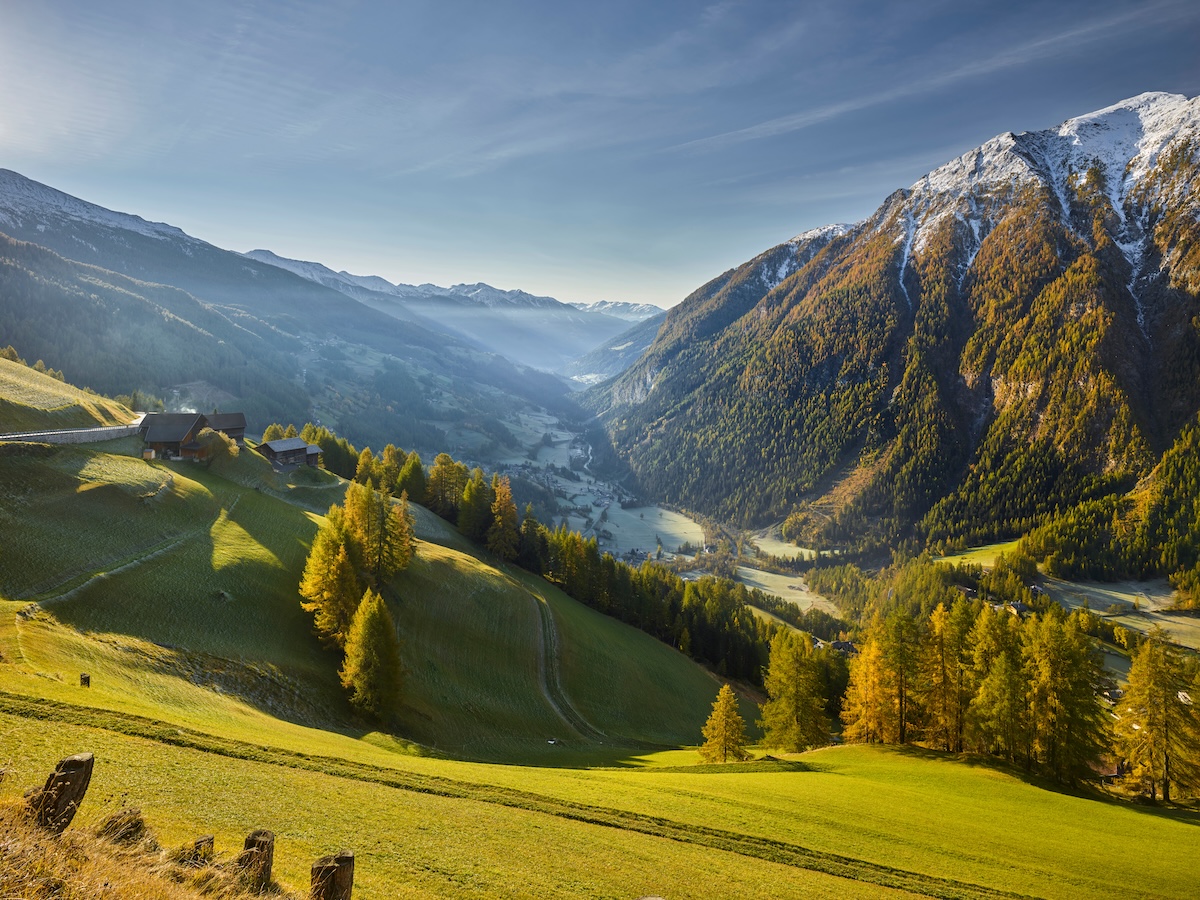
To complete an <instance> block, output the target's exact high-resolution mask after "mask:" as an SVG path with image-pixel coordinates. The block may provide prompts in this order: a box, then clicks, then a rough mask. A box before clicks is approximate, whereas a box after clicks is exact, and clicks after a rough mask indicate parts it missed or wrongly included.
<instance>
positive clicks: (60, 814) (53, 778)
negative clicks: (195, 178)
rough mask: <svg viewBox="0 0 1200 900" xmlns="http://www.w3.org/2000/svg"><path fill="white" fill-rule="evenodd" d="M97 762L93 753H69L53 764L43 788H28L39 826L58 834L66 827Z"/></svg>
mask: <svg viewBox="0 0 1200 900" xmlns="http://www.w3.org/2000/svg"><path fill="white" fill-rule="evenodd" d="M94 763H95V757H93V756H92V754H90V753H78V754H76V755H75V756H68V757H67V758H66V759H64V760H62V762H60V763H59V764H58V765H57V766H55V767H54V771H53V772H51V773H50V777H49V778H47V779H46V786H45V787H44V788H41V789H35V790H32V791H29V792H28V793H27V794H26V795H25V798H26V800H27V801H28V802H29V808H30V809H31V810H32V811H33V814H34V816H35V817H36V818H37V823H38V825H40V826H41V827H42V828H48V829H50V830H51V831H53V832H54V833H55V834H62V833H63V832H64V831H66V830H67V826H68V825H70V824H71V820H72V819H74V818H75V813H76V812H78V811H79V804H81V803H82V802H83V796H84V794H86V793H87V789H88V784H90V783H91V780H92V765H93V764H94Z"/></svg>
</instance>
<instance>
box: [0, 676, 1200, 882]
mask: <svg viewBox="0 0 1200 900" xmlns="http://www.w3.org/2000/svg"><path fill="white" fill-rule="evenodd" d="M82 748H87V749H89V750H92V751H93V752H95V753H96V755H97V769H96V775H95V776H94V779H93V787H92V792H93V793H92V794H91V795H89V798H88V801H87V802H86V803H85V807H84V809H83V811H82V812H81V815H80V827H87V825H88V824H89V823H93V822H95V821H97V820H98V819H99V818H101V817H102V816H103V815H105V814H106V813H108V812H110V811H112V810H113V809H114V808H116V807H117V806H118V805H120V804H121V803H136V804H137V805H139V806H140V807H141V808H142V809H143V810H144V811H145V813H146V815H147V817H148V819H149V820H150V822H151V824H152V825H153V826H154V827H155V828H156V830H157V832H158V836H159V839H160V841H161V842H162V843H163V844H164V845H166V846H172V845H178V844H180V843H182V842H184V841H186V840H189V839H191V838H193V837H195V836H196V835H197V834H201V833H215V834H216V836H217V846H218V848H219V849H223V850H224V851H225V852H226V853H228V852H230V851H231V850H232V849H234V848H235V847H237V846H240V841H241V838H242V837H243V836H244V835H245V833H247V832H248V831H249V830H250V829H251V828H254V827H268V828H271V829H272V830H274V831H275V832H276V834H277V840H278V845H277V849H276V867H277V874H278V877H279V878H280V879H281V880H283V881H284V882H285V883H286V884H290V885H292V886H298V885H302V884H303V883H304V881H305V879H306V877H307V866H308V864H309V863H310V862H311V860H312V859H314V858H315V857H316V856H318V855H320V854H321V853H324V852H328V851H329V850H330V849H332V848H335V847H340V846H346V847H349V848H352V849H354V850H355V852H356V855H357V862H356V891H355V896H362V897H368V898H372V897H379V898H382V897H395V896H402V897H410V896H411V897H432V896H468V897H497V896H503V897H529V896H541V897H578V896H588V897H625V896H640V895H643V894H659V895H662V896H671V897H712V896H747V897H813V896H829V897H833V896H839V897H840V896H848V897H854V896H871V897H877V896H893V895H894V894H893V893H892V891H897V892H903V893H900V895H902V896H908V895H922V896H938V897H963V898H969V897H997V896H1008V897H1012V896H1041V897H1050V896H1053V897H1081V898H1082V897H1088V898H1091V897H1130V896H1155V897H1188V896H1191V895H1192V893H1193V887H1194V884H1193V873H1192V868H1191V860H1192V859H1194V858H1195V853H1196V852H1197V851H1198V850H1200V834H1198V833H1197V830H1196V828H1195V823H1196V817H1195V815H1194V814H1193V813H1188V812H1178V811H1164V810H1158V809H1155V808H1150V807H1133V806H1129V805H1127V804H1118V803H1109V802H1105V801H1101V800H1097V799H1089V798H1085V797H1076V796H1071V795H1068V794H1062V793H1056V792H1053V791H1049V790H1046V789H1044V788H1043V787H1042V786H1040V785H1038V784H1036V783H1028V782H1026V781H1024V780H1023V779H1021V778H1020V777H1018V776H1017V775H1015V774H1013V773H1012V772H1009V771H1006V770H1003V769H996V768H992V767H989V766H967V765H962V764H960V763H956V762H954V761H953V760H950V759H948V758H945V757H940V756H937V755H934V754H927V753H923V752H920V751H907V752H905V751H896V750H890V749H883V748H878V747H862V746H860V747H843V748H833V749H829V750H824V751H818V752H815V753H810V754H805V755H804V756H802V757H799V758H797V759H794V760H791V761H775V762H758V763H751V764H745V765H736V766H725V767H722V766H702V765H694V764H693V763H694V760H695V759H696V757H695V754H694V753H691V752H669V753H663V754H657V755H654V756H651V757H647V758H643V759H642V760H641V762H643V763H648V764H650V765H649V767H647V768H640V769H593V770H571V769H557V768H541V769H533V768H528V767H517V766H494V765H493V766H489V765H478V764H471V763H463V762H457V761H449V760H437V759H422V758H416V757H401V756H396V755H390V756H389V757H388V758H389V762H392V763H393V765H391V766H380V765H378V764H374V763H371V762H360V761H347V760H344V759H336V758H326V757H321V756H316V755H312V754H303V755H302V754H295V753H292V754H289V753H286V752H283V751H273V750H267V749H264V748H262V747H261V746H257V745H254V744H248V743H243V744H239V743H236V742H232V741H229V740H224V739H212V738H205V737H204V736H203V735H198V734H195V733H191V732H187V731H183V730H180V729H178V728H174V727H163V726H161V725H156V724H155V723H153V722H148V721H144V720H143V721H138V720H134V719H129V718H128V717H120V716H112V715H109V716H103V715H101V714H98V713H96V712H94V711H91V710H87V709H84V708H78V707H75V708H72V707H68V706H60V705H57V704H46V703H42V704H34V703H24V704H22V703H21V702H20V701H19V700H15V699H13V698H11V696H9V695H0V753H2V754H4V755H5V757H6V758H12V759H14V760H16V761H17V762H16V763H15V764H14V766H13V767H12V768H11V770H10V772H11V775H12V777H11V778H10V779H6V782H5V785H4V788H3V791H4V792H5V793H11V792H15V791H16V790H17V786H20V785H23V784H26V783H31V782H33V781H36V780H37V779H38V778H39V777H40V776H41V775H42V774H43V773H44V771H45V770H46V769H47V767H49V766H50V765H51V764H52V763H53V762H54V761H55V760H56V759H58V758H59V757H61V756H62V755H64V754H66V753H69V752H75V751H78V750H80V749H82ZM381 755H384V754H382V753H381ZM10 785H12V786H11V787H10Z"/></svg>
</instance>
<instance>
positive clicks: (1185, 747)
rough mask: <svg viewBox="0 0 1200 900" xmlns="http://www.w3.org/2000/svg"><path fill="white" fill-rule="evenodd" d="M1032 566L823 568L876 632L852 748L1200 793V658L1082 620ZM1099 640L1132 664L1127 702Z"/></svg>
mask: <svg viewBox="0 0 1200 900" xmlns="http://www.w3.org/2000/svg"><path fill="white" fill-rule="evenodd" d="M1036 571H1037V570H1036V566H1035V564H1034V562H1033V561H1032V560H1031V559H1029V558H1028V557H1024V556H1022V555H1020V554H1015V555H1013V556H1011V557H1008V558H1005V557H1003V556H1002V557H1000V558H999V559H998V560H997V562H996V564H995V566H994V567H993V568H992V569H991V570H990V571H988V572H984V571H982V570H981V569H980V568H979V567H975V566H950V565H947V564H944V563H941V564H937V563H933V562H932V561H931V560H930V559H929V558H928V557H920V558H917V559H911V560H902V561H897V562H896V563H895V564H893V566H891V567H889V568H888V569H885V570H884V571H883V572H881V573H880V574H879V575H878V576H876V577H874V578H871V577H869V576H867V575H866V574H865V573H863V572H861V571H860V570H859V569H857V567H855V566H853V565H840V566H827V567H818V568H814V569H813V570H812V572H810V573H809V583H810V584H812V585H813V587H814V588H815V589H817V590H820V591H822V593H825V594H826V595H827V596H833V597H834V598H835V602H837V603H838V605H839V608H841V609H843V610H848V611H853V612H854V613H855V614H856V615H857V617H858V620H859V621H860V622H863V623H865V625H864V626H863V628H862V631H861V634H860V640H859V646H858V653H857V654H856V655H855V656H854V657H853V658H852V659H851V661H850V672H849V683H848V685H847V690H846V696H845V700H844V708H843V710H842V713H841V719H842V722H843V725H844V731H843V736H844V738H845V739H846V740H848V741H861V742H882V743H889V744H916V743H920V744H923V745H924V746H928V747H932V748H935V749H938V750H943V751H947V752H952V753H964V752H967V753H982V754H989V755H993V756H998V757H1001V758H1003V759H1006V760H1008V761H1010V762H1012V763H1015V764H1018V765H1021V766H1023V767H1024V768H1026V769H1027V770H1029V771H1037V772H1040V773H1042V774H1044V775H1046V776H1048V777H1050V778H1053V779H1054V780H1056V781H1059V782H1063V783H1067V784H1077V783H1079V782H1080V781H1084V780H1089V779H1095V778H1097V777H1098V776H1099V775H1100V774H1109V775H1113V776H1117V777H1121V778H1123V779H1124V780H1125V782H1126V784H1128V785H1130V786H1131V787H1133V788H1134V789H1136V790H1140V791H1142V792H1144V793H1146V794H1148V795H1150V796H1151V797H1155V796H1162V797H1163V798H1164V799H1170V798H1171V796H1172V794H1173V793H1175V794H1178V792H1179V791H1180V790H1181V789H1182V790H1185V791H1189V792H1195V791H1197V790H1198V789H1200V710H1197V708H1196V706H1195V705H1194V703H1193V701H1192V697H1193V696H1195V697H1200V661H1198V660H1197V659H1196V658H1195V656H1193V655H1185V654H1184V653H1183V652H1181V651H1180V650H1179V649H1178V648H1177V647H1175V646H1174V645H1173V644H1171V643H1170V641H1169V640H1168V638H1167V636H1166V635H1165V634H1164V633H1163V632H1162V631H1160V630H1157V629H1156V630H1154V631H1152V632H1151V633H1150V634H1149V635H1141V634H1137V633H1134V632H1129V631H1127V630H1125V629H1123V628H1120V627H1113V625H1112V624H1111V623H1109V622H1107V621H1106V620H1104V619H1102V618H1100V617H1099V616H1097V615H1095V614H1094V613H1092V612H1091V611H1089V610H1087V609H1086V608H1085V609H1077V610H1074V611H1070V612H1068V611H1067V610H1065V609H1064V608H1063V607H1061V606H1060V605H1059V604H1058V603H1056V602H1055V601H1053V600H1050V599H1049V598H1047V597H1045V596H1044V595H1040V594H1035V593H1033V592H1032V591H1031V590H1030V589H1029V587H1028V585H1029V583H1030V582H1031V581H1032V578H1033V577H1034V575H1036ZM1097 638H1103V639H1104V640H1107V641H1110V642H1114V643H1117V644H1120V645H1123V646H1125V647H1127V648H1128V649H1129V650H1130V655H1131V657H1132V666H1131V669H1130V673H1129V679H1128V682H1129V683H1128V687H1127V689H1126V690H1125V691H1124V693H1123V694H1122V693H1121V692H1120V691H1118V690H1116V683H1115V681H1113V680H1112V679H1111V678H1109V677H1107V676H1105V674H1104V672H1103V668H1102V658H1101V653H1100V646H1099V644H1098V642H1097Z"/></svg>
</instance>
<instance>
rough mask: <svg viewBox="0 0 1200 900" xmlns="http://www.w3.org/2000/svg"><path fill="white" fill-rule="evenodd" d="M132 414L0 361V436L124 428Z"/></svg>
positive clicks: (28, 368) (6, 360) (117, 404)
mask: <svg viewBox="0 0 1200 900" xmlns="http://www.w3.org/2000/svg"><path fill="white" fill-rule="evenodd" d="M131 421H133V413H132V412H131V411H130V410H128V409H126V408H125V407H123V406H122V405H121V404H119V403H117V402H115V401H113V400H109V399H108V398H107V397H101V396H99V395H98V394H92V393H88V392H87V391H81V390H80V389H79V388H77V387H75V386H73V385H69V384H65V383H63V382H61V381H59V380H58V379H57V378H51V377H50V376H49V375H47V374H46V373H44V372H38V371H36V370H35V369H32V368H30V367H29V366H26V365H22V364H21V363H19V362H15V361H13V360H9V359H4V358H3V357H0V434H10V433H12V432H19V431H43V430H45V431H54V430H60V429H64V428H92V427H95V426H98V425H124V424H126V423H127V422H131Z"/></svg>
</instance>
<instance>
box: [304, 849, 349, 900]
mask: <svg viewBox="0 0 1200 900" xmlns="http://www.w3.org/2000/svg"><path fill="white" fill-rule="evenodd" d="M353 890H354V853H353V852H352V851H350V850H341V851H339V852H337V853H334V854H333V855H332V856H322V857H321V858H320V859H318V860H317V861H316V862H315V863H313V865H312V900H350V892H351V891H353Z"/></svg>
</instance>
